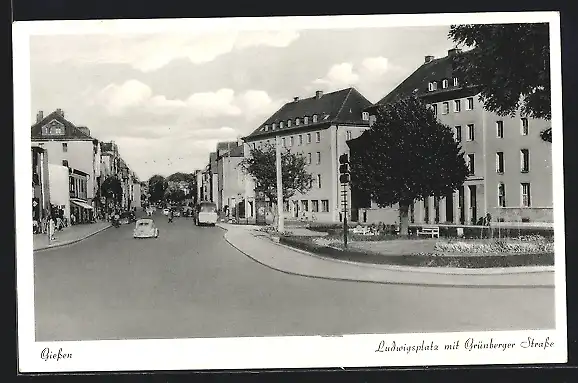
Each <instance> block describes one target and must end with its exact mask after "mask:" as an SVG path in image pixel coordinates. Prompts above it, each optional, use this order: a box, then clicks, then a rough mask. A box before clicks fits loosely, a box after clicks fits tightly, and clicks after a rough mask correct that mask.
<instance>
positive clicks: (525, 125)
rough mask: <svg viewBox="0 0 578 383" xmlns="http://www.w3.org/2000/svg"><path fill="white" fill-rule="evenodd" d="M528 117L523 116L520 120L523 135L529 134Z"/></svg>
mask: <svg viewBox="0 0 578 383" xmlns="http://www.w3.org/2000/svg"><path fill="white" fill-rule="evenodd" d="M528 130H529V129H528V119H527V118H522V119H521V120H520V134H521V135H522V136H527V135H528Z"/></svg>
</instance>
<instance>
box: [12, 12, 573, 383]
mask: <svg viewBox="0 0 578 383" xmlns="http://www.w3.org/2000/svg"><path fill="white" fill-rule="evenodd" d="M13 34H14V37H13V45H14V52H13V57H14V58H13V59H14V90H15V111H14V121H15V126H14V137H15V145H14V148H15V166H16V171H15V174H16V179H15V185H16V189H15V190H16V194H15V198H16V212H17V214H16V232H17V255H16V262H17V290H18V292H17V294H18V348H19V351H18V352H19V356H18V358H19V368H20V371H21V372H82V371H145V370H212V369H219V370H238V369H275V368H331V367H395V366H423V365H431V366H436V365H439V366H443V365H481V364H534V363H562V362H566V361H567V349H566V348H567V340H566V295H565V287H566V283H565V264H564V256H565V249H564V189H563V185H564V181H563V176H562V169H563V166H562V91H561V89H562V88H561V87H562V80H561V62H560V21H559V15H558V14H557V13H555V12H519V13H484V14H475V13H471V14H423V15H367V16H361V15H358V16H345V15H344V16H307V17H262V18H214V19H211V18H205V19H150V20H82V21H80V20H76V21H72V20H71V21H31V22H16V23H15V24H14V26H13ZM29 146H30V149H29ZM30 180H32V188H30Z"/></svg>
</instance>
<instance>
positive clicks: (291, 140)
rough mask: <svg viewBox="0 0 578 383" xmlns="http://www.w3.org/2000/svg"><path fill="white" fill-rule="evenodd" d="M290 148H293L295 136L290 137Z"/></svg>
mask: <svg viewBox="0 0 578 383" xmlns="http://www.w3.org/2000/svg"><path fill="white" fill-rule="evenodd" d="M289 146H293V136H291V137H289Z"/></svg>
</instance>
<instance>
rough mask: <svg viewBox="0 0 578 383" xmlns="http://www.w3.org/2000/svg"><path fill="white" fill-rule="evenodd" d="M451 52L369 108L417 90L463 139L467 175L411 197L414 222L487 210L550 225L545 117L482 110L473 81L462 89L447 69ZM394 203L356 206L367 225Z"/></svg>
mask: <svg viewBox="0 0 578 383" xmlns="http://www.w3.org/2000/svg"><path fill="white" fill-rule="evenodd" d="M457 53H459V50H457V49H452V50H450V51H448V55H447V56H445V57H442V58H439V59H435V58H434V57H433V56H426V57H425V61H424V63H423V64H422V65H421V66H420V67H419V68H418V69H417V70H416V71H415V72H414V73H412V74H411V75H410V76H409V77H408V78H406V79H405V80H404V81H403V82H402V83H401V84H400V85H399V86H397V87H396V88H395V89H394V90H393V91H392V92H390V93H389V94H388V95H387V96H385V97H384V98H383V99H382V100H380V101H379V102H377V103H376V104H375V105H373V106H372V107H370V108H368V109H367V111H368V112H370V114H371V117H370V119H371V122H372V123H373V122H374V121H375V117H374V115H375V110H376V106H377V105H380V104H387V103H390V102H392V101H394V100H396V99H399V98H402V97H405V96H408V95H409V94H412V93H414V94H417V95H418V96H419V97H420V98H421V99H422V100H423V101H424V102H425V103H427V104H428V105H430V106H431V108H432V109H433V111H434V113H435V114H436V115H437V117H438V119H439V121H440V122H442V123H443V124H445V125H447V126H449V127H450V128H451V129H452V130H453V132H454V136H455V139H456V140H457V141H459V142H460V143H461V147H462V149H463V152H464V156H465V160H466V164H467V165H468V167H469V169H470V175H469V177H468V178H467V180H466V181H465V183H464V184H463V186H462V187H460V188H459V189H458V190H457V191H455V192H454V193H453V194H451V195H448V196H446V197H445V198H440V199H436V198H434V197H429V198H426V199H425V200H424V201H415V203H414V205H413V206H412V207H411V209H410V215H411V217H410V220H411V222H414V223H453V224H472V223H477V222H478V221H479V220H480V218H482V217H484V216H485V215H486V214H487V213H489V214H490V215H491V216H492V221H505V222H528V221H531V222H552V219H553V214H552V213H553V212H552V204H553V200H552V198H553V196H552V192H553V191H552V147H551V144H550V143H548V142H545V141H543V140H542V139H541V137H540V132H541V131H542V130H544V129H545V128H547V127H548V126H549V125H548V124H549V122H548V121H545V120H539V119H532V118H527V117H525V116H520V115H519V114H518V115H517V116H515V117H501V116H498V115H497V114H495V113H492V112H489V111H487V110H485V109H484V107H483V104H482V103H481V102H480V101H479V99H478V94H479V91H478V89H477V87H475V86H468V87H465V86H462V84H461V83H460V79H459V78H457V77H456V76H455V75H454V73H453V70H452V56H453V55H454V54H457ZM392 209H394V210H397V207H396V206H394V207H392V208H378V207H377V206H376V205H375V204H372V206H371V207H370V206H366V207H365V208H362V209H360V220H362V221H363V219H361V217H364V219H365V220H366V221H368V222H377V221H383V222H386V221H388V220H391V219H392V217H397V216H396V215H395V214H392Z"/></svg>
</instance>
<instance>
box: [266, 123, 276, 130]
mask: <svg viewBox="0 0 578 383" xmlns="http://www.w3.org/2000/svg"><path fill="white" fill-rule="evenodd" d="M271 129H273V130H275V124H272V125H271ZM265 131H266V132H267V131H269V125H265Z"/></svg>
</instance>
